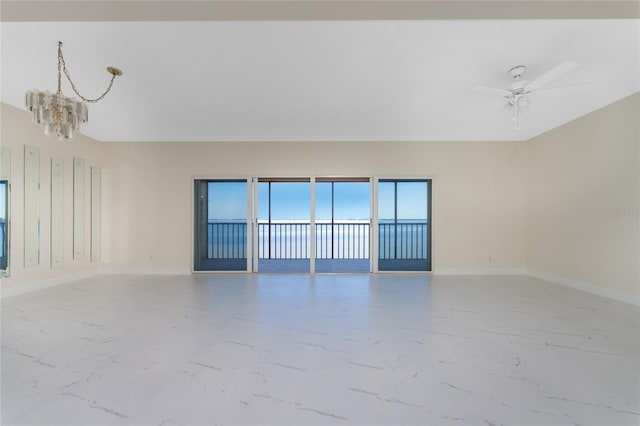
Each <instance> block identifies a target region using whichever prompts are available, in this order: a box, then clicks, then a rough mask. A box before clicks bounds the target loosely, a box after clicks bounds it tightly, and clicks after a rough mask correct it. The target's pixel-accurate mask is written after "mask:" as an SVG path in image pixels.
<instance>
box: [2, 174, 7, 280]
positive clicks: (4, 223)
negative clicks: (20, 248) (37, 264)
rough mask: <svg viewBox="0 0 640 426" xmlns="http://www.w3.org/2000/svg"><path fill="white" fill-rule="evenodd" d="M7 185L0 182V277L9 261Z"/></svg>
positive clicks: (3, 181) (4, 182)
mask: <svg viewBox="0 0 640 426" xmlns="http://www.w3.org/2000/svg"><path fill="white" fill-rule="evenodd" d="M8 217H9V183H8V181H6V180H0V276H4V273H6V271H7V265H8V259H9V220H8Z"/></svg>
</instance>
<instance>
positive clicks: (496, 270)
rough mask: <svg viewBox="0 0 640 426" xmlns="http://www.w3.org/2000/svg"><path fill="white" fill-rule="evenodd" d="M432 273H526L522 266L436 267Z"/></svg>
mask: <svg viewBox="0 0 640 426" xmlns="http://www.w3.org/2000/svg"><path fill="white" fill-rule="evenodd" d="M433 274H434V275H527V270H526V269H524V268H437V269H435V270H434V271H433Z"/></svg>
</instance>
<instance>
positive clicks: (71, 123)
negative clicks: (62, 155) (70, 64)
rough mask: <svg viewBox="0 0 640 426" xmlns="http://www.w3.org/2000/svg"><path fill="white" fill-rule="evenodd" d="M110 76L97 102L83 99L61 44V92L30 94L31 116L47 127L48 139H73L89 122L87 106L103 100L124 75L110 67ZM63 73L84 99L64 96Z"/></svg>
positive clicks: (27, 96)
mask: <svg viewBox="0 0 640 426" xmlns="http://www.w3.org/2000/svg"><path fill="white" fill-rule="evenodd" d="M107 72H108V73H109V74H111V81H110V82H109V85H108V86H107V89H106V90H105V91H104V93H103V94H102V95H100V96H98V97H97V98H95V99H88V98H85V97H84V96H82V95H81V94H80V93H79V92H78V89H77V88H76V86H75V84H74V83H73V81H72V80H71V75H70V74H69V70H67V65H66V63H65V61H64V56H63V55H62V42H61V41H59V42H58V90H57V92H56V93H51V92H49V91H48V90H46V91H39V90H35V89H34V90H29V91H27V93H26V95H25V103H26V107H27V110H28V111H29V112H31V113H32V117H33V121H34V122H35V123H37V124H39V125H42V126H43V127H44V133H45V135H51V134H55V135H56V136H57V137H58V140H62V139H67V140H68V139H71V138H72V137H73V133H74V132H75V131H78V130H80V128H81V126H82V125H83V124H84V123H86V122H87V121H88V119H89V114H88V108H87V104H86V103H85V102H91V103H95V102H98V101H99V100H101V99H103V98H104V97H105V96H106V95H107V93H109V91H110V90H111V86H113V81H114V80H115V78H116V77H118V76H121V75H122V71H121V70H119V69H118V68H115V67H107ZM62 73H64V75H65V77H66V78H67V80H69V83H70V84H71V88H72V89H73V91H74V92H75V93H76V95H78V97H80V99H82V101H84V102H82V101H79V100H78V99H76V98H68V97H66V96H64V95H63V94H62Z"/></svg>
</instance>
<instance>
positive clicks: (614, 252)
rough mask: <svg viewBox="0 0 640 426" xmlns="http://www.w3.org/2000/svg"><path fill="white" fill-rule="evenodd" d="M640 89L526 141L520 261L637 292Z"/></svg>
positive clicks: (639, 263) (639, 286)
mask: <svg viewBox="0 0 640 426" xmlns="http://www.w3.org/2000/svg"><path fill="white" fill-rule="evenodd" d="M639 117H640V94H635V95H632V96H630V97H627V98H625V99H623V100H621V101H619V102H616V103H614V104H611V105H609V106H607V107H605V108H603V109H601V110H598V111H596V112H593V113H591V114H589V115H587V116H584V117H581V118H579V119H577V120H575V121H572V122H570V123H568V124H566V125H564V126H562V127H559V128H557V129H555V130H552V131H550V132H548V133H546V134H544V135H541V136H538V137H536V138H534V139H532V140H530V141H528V142H527V170H528V176H527V192H528V197H527V198H528V202H527V217H528V219H527V238H526V240H527V266H528V268H529V269H530V270H532V271H534V272H541V273H543V274H550V275H553V276H556V277H559V278H564V279H568V280H573V281H577V282H580V283H585V284H588V285H595V286H600V287H602V288H605V289H611V290H614V291H621V292H623V293H625V294H629V295H631V297H635V298H636V300H637V298H638V297H639V296H640V213H639V211H640V174H639V173H640V150H639V145H640V119H639Z"/></svg>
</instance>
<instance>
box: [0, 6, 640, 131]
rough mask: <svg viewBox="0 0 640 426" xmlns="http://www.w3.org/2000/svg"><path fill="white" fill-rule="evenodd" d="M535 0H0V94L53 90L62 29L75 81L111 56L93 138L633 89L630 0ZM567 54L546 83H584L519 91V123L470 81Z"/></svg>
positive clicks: (532, 118)
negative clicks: (515, 113) (513, 108)
mask: <svg viewBox="0 0 640 426" xmlns="http://www.w3.org/2000/svg"><path fill="white" fill-rule="evenodd" d="M73 3H77V4H76V5H75V8H74V7H73V6H74V5H73ZM116 3H118V4H116ZM514 3H520V6H521V7H520V8H514V7H513V6H514ZM548 3H554V2H531V1H529V2H485V1H465V2H391V1H386V2H384V1H383V2H368V1H361V2H357V1H356V2H353V1H351V2H322V1H320V2H318V1H310V2H299V3H290V2H278V1H265V2H242V1H241V2H235V4H234V3H230V2H173V1H137V2H103V1H96V2H24V1H18V2H3V5H2V26H1V43H2V50H1V55H2V56H1V59H2V62H1V72H2V74H1V82H2V92H1V100H2V102H5V103H7V104H10V105H14V106H17V107H19V108H24V107H23V102H24V92H25V91H26V90H28V89H33V88H37V89H40V90H44V89H48V90H50V91H54V90H55V88H56V72H57V60H56V49H57V41H58V40H61V41H63V42H64V54H65V58H66V61H67V65H68V67H69V71H70V72H71V75H72V77H73V78H74V80H75V82H76V83H77V86H78V88H79V89H80V91H81V93H83V94H84V95H85V96H88V97H92V96H95V95H97V94H99V93H100V92H101V91H102V90H103V89H104V87H105V86H106V84H107V82H108V79H109V74H107V72H106V71H105V70H104V68H105V67H106V66H108V65H112V66H116V67H118V68H121V69H122V70H123V71H124V75H123V76H122V77H120V78H118V79H117V80H116V82H115V84H114V87H113V89H112V92H111V93H110V94H109V95H108V96H107V97H106V98H105V99H104V100H103V101H101V102H99V103H97V104H91V105H90V106H89V107H90V112H89V114H90V116H89V120H90V122H89V123H88V125H87V126H86V127H85V129H84V133H85V134H87V135H89V136H91V137H94V138H96V139H98V140H101V141H134V142H135V141H282V140H284V141H351V140H365V141H377V140H383V141H399V140H418V141H423V140H425V141H426V140H526V139H529V138H531V137H534V136H536V135H538V134H541V133H543V132H545V131H548V130H550V129H552V128H555V127H557V126H559V125H562V124H563V123H566V122H568V121H571V120H573V119H575V118H577V117H580V116H582V115H584V114H587V113H589V112H591V111H594V110H596V109H598V108H601V107H603V106H605V105H607V104H610V103H612V102H615V101H616V100H618V99H621V98H623V97H625V96H628V95H630V94H633V93H635V92H638V91H639V90H640V19H639V18H640V13H639V12H638V10H637V7H636V8H634V7H633V4H635V5H636V6H637V5H638V4H639V3H638V2H555V3H557V4H556V7H555V9H554V7H551V6H550V5H549V4H548ZM560 3H562V4H563V7H562V8H561V7H559V6H558V5H559V4H560ZM605 3H610V7H608V8H607V7H604V4H605ZM29 4H30V5H29ZM51 4H54V6H55V7H52V6H51ZM78 4H79V5H78ZM305 4H306V7H307V9H305ZM581 4H582V6H584V7H583V8H582V9H580V7H581ZM38 5H39V6H40V7H38ZM454 5H455V6H456V7H453V6H454ZM598 5H600V6H601V7H600V8H599V9H598V7H597V6H598ZM616 5H617V6H616ZM312 6H313V7H312ZM363 6H368V7H363ZM243 7H244V8H243ZM349 7H350V8H349ZM574 7H575V9H574ZM616 7H617V8H616ZM47 8H49V9H48V10H47ZM65 13H66V15H65ZM565 60H575V61H577V62H578V63H579V64H580V66H579V67H578V68H576V69H575V70H573V71H571V72H570V73H567V74H564V75H562V76H561V77H560V78H558V79H557V80H556V81H554V82H552V83H551V84H550V86H564V85H573V84H577V83H584V82H589V83H591V86H590V88H589V89H588V90H576V91H568V92H564V93H561V94H557V95H553V96H552V95H549V96H538V97H532V99H531V102H529V103H528V105H527V108H526V109H525V111H524V112H523V115H522V117H521V128H520V129H519V130H516V128H515V126H514V123H513V121H512V120H511V116H510V112H509V110H508V109H505V108H503V104H499V103H496V101H498V102H499V101H500V100H501V98H500V97H499V95H492V94H486V93H479V92H475V91H473V90H472V88H473V87H475V86H492V87H498V88H503V87H504V88H506V87H507V86H508V85H509V84H510V83H511V77H510V75H509V74H508V71H509V69H510V68H511V67H513V66H515V65H525V66H526V67H527V70H526V73H525V76H524V78H526V79H535V78H536V77H538V76H540V75H542V74H543V73H544V72H546V71H548V70H549V69H551V68H553V67H554V66H555V65H558V64H559V63H561V62H562V61H565ZM63 92H64V93H65V94H66V95H68V96H71V95H72V91H71V88H70V87H69V85H68V84H66V85H64V84H63ZM25 114H26V112H25Z"/></svg>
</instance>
